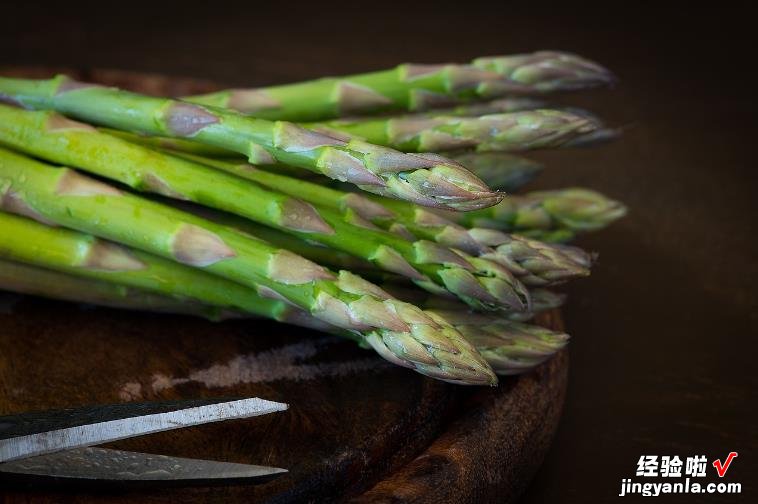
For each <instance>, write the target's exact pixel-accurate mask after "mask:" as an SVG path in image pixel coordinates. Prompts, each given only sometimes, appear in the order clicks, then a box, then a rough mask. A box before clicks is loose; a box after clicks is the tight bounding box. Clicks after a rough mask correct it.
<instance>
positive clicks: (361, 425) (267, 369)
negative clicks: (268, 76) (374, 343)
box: [0, 68, 568, 503]
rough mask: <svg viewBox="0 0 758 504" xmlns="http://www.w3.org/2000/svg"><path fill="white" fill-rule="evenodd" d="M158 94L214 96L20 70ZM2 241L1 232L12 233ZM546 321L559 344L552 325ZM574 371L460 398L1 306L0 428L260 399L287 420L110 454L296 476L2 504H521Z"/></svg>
mask: <svg viewBox="0 0 758 504" xmlns="http://www.w3.org/2000/svg"><path fill="white" fill-rule="evenodd" d="M58 71H62V72H65V73H67V74H69V75H72V76H73V77H76V78H79V79H82V80H88V81H96V82H100V83H103V84H108V85H116V86H119V87H124V88H128V89H133V90H136V91H141V92H145V93H150V94H160V95H184V94H192V93H200V92H207V91H210V90H213V89H217V86H214V85H213V84H212V83H208V82H203V81H198V80H192V79H176V78H167V77H162V76H157V75H144V74H135V73H129V72H122V71H111V70H93V71H72V70H70V69H50V68H15V69H4V70H2V71H0V73H2V74H3V75H18V76H28V77H48V76H50V75H53V74H54V73H56V72H58ZM1 231H2V230H0V232H1ZM538 322H539V323H541V324H543V325H546V326H547V327H550V328H553V329H561V328H562V325H561V321H560V317H559V314H558V313H557V312H551V313H547V314H545V315H543V316H541V317H540V318H539V319H538ZM567 369H568V356H567V354H566V352H565V351H564V352H561V353H560V354H559V355H558V356H557V357H556V358H554V359H552V360H551V361H549V362H547V363H545V364H543V365H542V366H540V367H539V368H538V369H537V370H536V371H535V372H533V373H530V374H528V375H525V376H521V377H510V378H503V379H502V380H501V384H500V386H499V387H497V388H469V387H456V386H453V385H448V384H445V383H442V382H439V381H435V380H431V379H428V378H424V377H422V376H420V375H418V374H416V373H414V372H412V371H409V370H405V369H401V368H398V367H395V366H392V365H390V364H388V363H386V362H385V361H383V360H382V359H380V358H378V357H376V355H375V354H373V353H372V352H369V351H364V350H361V349H359V348H357V347H356V346H355V345H354V344H352V343H350V342H346V341H342V340H339V339H337V338H334V337H331V336H325V335H323V334H319V333H315V332H311V331H307V330H304V329H300V328H295V327H290V326H285V325H281V324H275V323H271V322H266V321H254V322H251V321H228V322H224V323H212V322H207V321H204V320H199V319H194V318H190V317H183V316H172V315H156V314H148V313H139V312H127V311H118V310H109V309H101V308H92V307H86V306H83V305H76V304H70V303H63V302H55V301H47V300H41V299H36V298H30V297H24V296H17V295H15V294H4V293H0V414H12V413H18V412H23V411H30V410H39V409H49V408H64V407H73V406H81V405H85V404H94V403H110V402H119V401H143V400H164V399H176V398H194V397H215V396H245V397H250V396H258V397H262V398H266V399H271V400H274V401H281V402H286V403H288V404H289V405H290V409H289V410H288V411H286V412H284V413H277V414H274V415H268V416H265V417H261V418H254V419H250V420H246V421H236V422H227V423H222V424H215V425H206V426H201V427H196V428H190V429H184V430H180V431H175V432H169V433H161V434H155V435H152V436H147V437H143V438H137V439H132V440H127V441H122V442H118V443H112V444H111V445H108V446H110V447H114V448H120V449H126V450H136V451H142V452H148V453H162V454H166V455H176V456H184V457H196V458H206V459H214V460H224V461H230V462H243V463H253V464H261V465H272V466H278V467H285V468H287V469H289V471H290V472H289V473H288V474H287V475H285V476H283V477H281V478H278V479H277V480H274V481H272V482H270V483H267V484H265V485H261V486H254V487H202V488H184V489H151V490H144V489H143V490H122V489H119V490H118V491H103V490H102V489H100V490H96V489H92V488H87V487H85V486H82V487H80V488H73V489H72V488H69V489H65V490H60V489H50V488H27V487H21V486H16V487H11V488H2V489H0V502H3V503H20V502H24V503H28V502H34V503H37V502H39V503H48V502H50V503H52V502H55V503H58V502H63V503H69V502H71V503H73V502H140V503H163V502H166V503H168V502H189V503H192V502H205V501H212V502H217V501H223V502H243V501H244V502H271V503H284V502H324V501H335V500H337V501H348V500H354V501H357V502H422V503H426V502H429V503H432V502H434V503H439V502H456V503H457V502H475V501H476V502H479V503H481V502H491V501H492V502H499V503H502V502H512V501H513V500H514V499H516V498H517V497H518V496H519V495H520V493H521V492H522V491H523V489H524V488H525V487H526V485H527V484H528V482H529V480H530V478H531V477H532V475H533V474H534V472H535V471H536V469H537V468H538V467H539V465H540V463H541V462H542V460H543V458H544V455H545V452H546V451H547V448H548V446H549V443H550V441H551V439H552V436H553V433H554V431H555V429H556V426H557V423H558V420H559V417H560V412H561V408H562V404H563V399H564V393H565V387H566V375H567Z"/></svg>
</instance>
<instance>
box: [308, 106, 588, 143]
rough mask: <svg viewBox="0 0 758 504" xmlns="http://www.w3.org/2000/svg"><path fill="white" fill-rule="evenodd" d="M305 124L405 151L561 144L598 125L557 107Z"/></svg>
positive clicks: (314, 128)
mask: <svg viewBox="0 0 758 504" xmlns="http://www.w3.org/2000/svg"><path fill="white" fill-rule="evenodd" d="M306 126H307V127H309V128H311V129H313V130H314V131H318V132H319V133H324V134H326V135H331V136H334V137H337V138H340V135H347V136H346V137H345V138H361V139H363V140H365V141H367V142H371V143H374V144H377V145H386V146H387V147H393V148H396V149H400V150H403V151H406V152H433V151H434V152H437V151H447V150H454V149H474V150H475V151H476V152H490V151H510V152H514V151H524V150H531V149H544V148H550V147H560V146H561V145H563V144H566V143H567V142H569V141H570V140H573V139H575V138H577V137H581V136H582V135H587V134H589V133H592V132H593V131H595V130H596V129H597V126H595V125H594V124H593V123H592V122H591V121H590V120H589V119H587V118H586V117H583V116H580V115H576V114H573V113H571V112H564V111H560V110H549V109H540V110H528V111H523V112H511V113H508V114H492V115H485V116H480V117H455V116H434V117H413V116H410V117H389V118H384V117H380V118H367V119H337V120H334V121H328V122H320V123H309V124H307V125H306Z"/></svg>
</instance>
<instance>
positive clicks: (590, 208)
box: [444, 187, 626, 243]
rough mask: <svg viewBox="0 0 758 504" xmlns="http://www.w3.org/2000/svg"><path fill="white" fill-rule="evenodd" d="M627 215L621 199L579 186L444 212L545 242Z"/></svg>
mask: <svg viewBox="0 0 758 504" xmlns="http://www.w3.org/2000/svg"><path fill="white" fill-rule="evenodd" d="M625 214H626V207H625V206H624V205H622V204H621V203H619V202H618V201H614V200H612V199H609V198H607V197H605V196H603V195H602V194H600V193H598V192H595V191H591V190H589V189H584V188H579V187H573V188H566V189H557V190H553V191H535V192H531V193H527V194H524V195H514V196H511V197H509V198H508V199H507V200H505V201H504V202H502V203H500V204H498V205H496V206H494V207H492V208H488V209H486V210H477V211H473V212H466V213H461V214H458V213H453V212H445V213H444V215H445V216H446V217H448V218H450V219H451V220H454V221H456V222H458V223H459V224H462V225H465V226H470V227H481V228H491V229H499V230H501V231H505V232H512V233H519V234H522V235H525V236H528V237H532V238H535V239H538V240H542V241H567V240H570V239H572V238H573V237H574V236H575V235H576V233H580V232H585V231H596V230H599V229H602V228H604V227H605V226H607V225H608V224H610V223H611V222H613V221H614V220H616V219H619V218H621V217H623V216H624V215H625ZM472 234H473V235H477V232H472ZM479 237H480V239H483V238H482V236H481V235H479ZM483 241H484V242H485V243H486V242H487V240H486V239H483Z"/></svg>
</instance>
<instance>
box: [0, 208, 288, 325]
mask: <svg viewBox="0 0 758 504" xmlns="http://www.w3.org/2000/svg"><path fill="white" fill-rule="evenodd" d="M4 201H5V202H7V200H4ZM17 208H18V207H17ZM0 228H2V229H3V236H2V238H0V257H2V258H3V259H5V260H6V261H17V262H22V263H25V264H29V265H35V266H37V267H41V268H46V269H49V270H54V271H57V272H59V273H58V274H59V275H62V276H64V277H66V278H74V279H76V280H77V281H81V282H84V281H85V280H84V279H87V280H92V281H100V282H106V283H107V284H106V285H111V286H112V285H118V286H123V287H120V288H119V290H118V296H117V298H115V299H114V302H115V301H118V302H119V303H129V302H132V300H133V299H134V298H135V297H140V295H141V294H140V295H135V293H136V292H147V293H149V294H146V295H147V296H149V299H150V300H152V299H153V296H154V295H162V296H165V299H167V300H170V301H166V303H174V304H175V303H187V306H188V307H189V306H193V307H197V306H201V304H203V305H207V306H210V307H215V308H216V309H217V310H218V311H217V313H218V314H221V313H225V312H227V311H228V312H232V311H244V312H247V313H254V314H257V315H263V314H265V313H266V312H265V311H259V309H260V307H261V306H268V307H271V306H274V305H273V304H271V303H273V302H274V301H272V300H269V299H266V298H262V299H263V301H260V302H258V301H257V300H253V301H251V299H253V298H252V297H251V296H253V297H255V298H257V297H260V296H258V295H257V294H256V293H255V291H253V290H252V289H250V288H248V287H244V286H243V285H241V284H238V283H235V282H232V281H229V280H226V279H224V278H221V277H217V276H215V275H211V274H208V273H206V272H204V271H202V270H200V269H196V268H191V267H189V266H185V265H182V264H179V263H176V262H173V261H169V260H166V259H163V258H160V257H156V256H154V255H152V254H148V253H146V252H143V251H141V250H135V249H129V248H127V247H124V246H122V245H119V244H117V243H114V242H111V241H107V240H103V239H100V238H96V237H94V236H91V235H87V234H83V233H79V232H76V231H72V230H70V229H66V228H62V227H51V226H48V225H44V224H41V223H37V222H35V221H33V220H31V219H27V218H23V217H19V216H16V215H13V214H10V213H5V212H4V211H3V212H0ZM21 273H22V271H20V270H19V269H18V268H16V270H15V273H14V272H13V271H11V272H8V273H6V274H5V277H4V278H6V280H5V282H4V284H3V285H4V286H5V287H6V288H13V287H14V286H19V285H21V284H22V283H23V284H24V285H26V290H25V292H30V293H34V292H35V291H37V292H45V293H46V295H47V296H48V297H56V298H64V299H65V296H66V295H72V294H74V293H75V292H76V285H71V284H70V283H69V282H65V281H60V282H50V283H49V284H45V282H33V283H32V280H31V277H24V276H21ZM24 282H25V283H24ZM112 288H113V287H111V289H112ZM104 289H105V288H104ZM251 293H252V294H251ZM87 295H88V296H89V297H88V300H92V301H98V300H99V298H100V297H106V298H107V297H108V296H110V295H111V293H110V292H109V291H108V290H103V289H92V290H87ZM135 302H136V301H135ZM266 303H269V304H268V305H266ZM162 305H164V303H162ZM291 311H292V310H291V309H288V310H285V309H282V310H281V311H272V312H271V315H272V318H275V319H277V320H282V321H284V320H286V319H287V318H288V316H289V313H290V312H291Z"/></svg>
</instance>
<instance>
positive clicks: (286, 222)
mask: <svg viewBox="0 0 758 504" xmlns="http://www.w3.org/2000/svg"><path fill="white" fill-rule="evenodd" d="M0 143H5V144H7V145H11V146H13V147H14V148H17V149H20V150H23V151H25V152H28V153H30V154H33V155H35V156H38V157H42V158H45V159H47V160H50V161H54V162H57V163H62V164H66V165H70V166H75V167H78V168H82V169H85V170H87V171H90V172H93V173H96V174H98V175H101V176H104V177H107V178H111V179H114V180H117V181H119V182H123V183H125V184H127V185H129V186H131V187H133V188H136V189H138V190H145V191H149V192H156V193H159V194H163V195H166V196H169V197H172V198H176V199H180V200H187V201H194V202H197V203H200V204H203V205H206V206H208V207H211V208H217V209H220V210H225V211H228V212H232V213H235V214H237V215H240V216H243V217H246V218H249V219H252V220H254V221H256V222H260V223H262V224H265V225H269V226H274V227H277V228H279V229H282V230H284V231H286V232H288V233H293V234H296V235H298V236H300V237H301V238H307V239H310V240H314V241H317V242H319V243H323V244H325V245H328V246H330V247H332V248H335V249H337V250H342V251H345V252H348V253H350V254H353V255H355V256H356V257H361V258H364V259H366V260H369V261H371V262H372V263H374V264H375V265H376V266H378V267H379V268H382V269H385V270H388V271H392V272H395V273H399V274H402V275H406V276H408V277H410V278H411V279H412V280H414V281H415V282H416V283H417V284H419V285H421V286H424V287H425V288H428V289H431V290H432V291H433V292H440V291H441V290H448V291H450V292H451V293H453V294H455V295H457V296H459V297H460V298H461V299H463V300H464V301H466V302H467V303H470V304H472V305H474V306H482V307H485V306H486V307H490V308H492V309H495V308H503V309H508V310H510V311H523V310H525V309H526V306H527V305H528V296H527V295H526V293H525V289H524V288H523V286H522V285H521V284H520V283H519V282H518V281H517V280H515V279H514V278H513V275H512V274H511V273H510V272H509V271H508V270H507V269H506V268H503V267H501V266H499V265H497V264H494V263H492V264H491V263H490V262H489V261H488V260H487V259H486V258H485V259H466V258H463V257H461V256H460V254H457V253H456V252H454V251H452V250H448V249H446V248H445V247H442V246H440V245H437V244H434V243H431V242H428V241H425V240H414V241H413V242H409V241H407V240H406V239H404V238H402V237H399V236H397V235H395V234H392V233H389V232H386V231H382V230H379V229H378V228H377V229H366V227H365V226H356V225H354V224H352V223H350V222H348V221H347V220H345V219H344V218H343V216H342V215H340V214H339V213H337V212H334V211H331V210H328V209H319V210H317V209H315V208H313V207H312V206H310V205H308V204H306V203H303V202H302V201H300V200H298V199H295V198H292V197H289V196H286V195H284V194H280V193H277V192H273V191H269V190H267V189H265V188H263V187H261V186H259V185H257V184H254V183H252V182H250V181H248V180H244V179H241V178H238V177H234V176H232V175H228V174H226V173H219V172H216V171H215V170H213V169H211V168H208V167H206V166H202V165H198V164H196V163H193V162H190V161H188V160H185V159H179V158H175V157H170V156H167V155H165V154H162V153H159V152H154V151H150V150H148V149H146V148H144V147H141V146H138V145H134V144H130V143H128V142H125V141H123V140H121V139H118V138H113V137H110V136H108V135H106V134H104V133H101V132H98V131H97V130H94V129H92V128H90V127H88V126H87V125H86V124H82V123H76V122H73V121H70V120H67V119H65V118H63V117H62V116H59V115H58V114H55V113H51V112H28V111H22V110H19V109H13V108H11V107H2V106H0ZM101 152H107V155H103V154H101Z"/></svg>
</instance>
